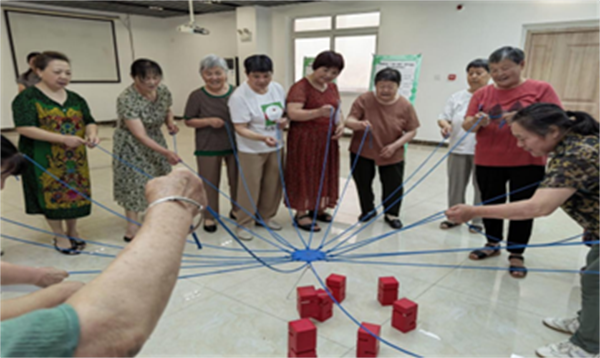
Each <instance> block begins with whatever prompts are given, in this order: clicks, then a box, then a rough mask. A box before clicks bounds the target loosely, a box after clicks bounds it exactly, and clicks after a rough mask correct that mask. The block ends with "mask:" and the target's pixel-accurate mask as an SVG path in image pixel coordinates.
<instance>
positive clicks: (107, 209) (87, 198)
mask: <svg viewBox="0 0 600 358" xmlns="http://www.w3.org/2000/svg"><path fill="white" fill-rule="evenodd" d="M97 147H98V148H100V146H97ZM100 149H102V148H100ZM111 155H113V154H112V153H111ZM23 157H24V158H25V159H27V160H28V161H30V162H31V163H33V165H35V166H36V167H38V168H39V169H41V170H42V171H43V172H44V173H46V174H48V175H49V176H50V177H52V178H53V179H54V180H56V181H58V182H59V183H61V184H62V185H63V186H65V187H67V188H69V189H71V190H73V191H74V192H76V193H77V194H79V195H81V197H83V198H84V199H86V200H89V201H90V202H92V203H94V204H96V205H98V206H99V207H101V208H102V209H104V210H106V211H108V212H110V213H112V214H114V215H116V216H118V217H120V218H122V219H125V220H127V221H128V222H130V223H133V224H136V225H138V226H142V224H140V223H139V222H137V221H135V220H131V219H129V218H128V217H126V216H124V215H122V214H120V213H118V212H116V211H114V210H112V209H111V208H109V207H107V206H105V205H103V204H100V203H99V202H97V201H96V200H93V199H92V198H90V197H89V196H87V195H85V194H84V193H82V192H80V191H79V190H77V189H75V188H74V187H72V186H71V185H69V184H67V183H66V182H64V181H63V180H62V179H60V178H59V177H57V176H56V175H54V174H52V173H50V172H49V171H48V170H47V169H46V168H44V167H43V166H42V165H41V164H39V163H38V162H36V161H35V160H33V159H32V158H30V157H29V156H28V155H27V154H23ZM117 158H118V157H117ZM192 237H193V238H194V241H195V242H196V245H198V249H201V248H202V245H201V244H200V240H198V236H197V235H196V233H195V232H193V233H192Z"/></svg>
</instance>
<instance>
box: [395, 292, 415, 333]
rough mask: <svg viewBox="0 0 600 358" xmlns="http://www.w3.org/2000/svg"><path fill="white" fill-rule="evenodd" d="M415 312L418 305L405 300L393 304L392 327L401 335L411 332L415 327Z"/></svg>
mask: <svg viewBox="0 0 600 358" xmlns="http://www.w3.org/2000/svg"><path fill="white" fill-rule="evenodd" d="M417 312H418V305H417V304H416V303H415V302H413V301H411V300H409V299H407V298H403V299H401V300H398V301H396V302H394V311H393V314H392V327H394V328H396V329H398V330H399V331H400V332H403V333H406V332H409V331H412V330H413V329H415V328H416V327H417Z"/></svg>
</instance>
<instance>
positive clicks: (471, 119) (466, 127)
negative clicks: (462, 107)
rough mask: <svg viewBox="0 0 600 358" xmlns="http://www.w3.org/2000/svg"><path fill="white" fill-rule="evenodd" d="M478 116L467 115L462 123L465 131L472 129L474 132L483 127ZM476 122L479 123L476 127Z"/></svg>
mask: <svg viewBox="0 0 600 358" xmlns="http://www.w3.org/2000/svg"><path fill="white" fill-rule="evenodd" d="M477 121H478V118H477V117H466V118H465V120H464V121H463V124H462V128H463V129H464V130H465V131H469V130H470V131H471V132H472V133H475V132H477V131H478V130H479V128H481V122H479V123H477ZM475 123H477V125H476V126H475V127H473V126H474V125H475ZM471 127H473V129H471Z"/></svg>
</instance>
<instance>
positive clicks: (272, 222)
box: [256, 220, 283, 231]
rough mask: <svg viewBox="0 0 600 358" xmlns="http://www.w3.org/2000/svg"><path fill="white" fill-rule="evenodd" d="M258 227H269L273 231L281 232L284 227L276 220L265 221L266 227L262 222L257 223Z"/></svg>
mask: <svg viewBox="0 0 600 358" xmlns="http://www.w3.org/2000/svg"><path fill="white" fill-rule="evenodd" d="M256 225H257V226H262V227H264V226H265V225H266V226H268V227H269V229H271V230H273V231H279V230H281V229H283V226H281V224H279V223H278V222H277V221H275V220H267V221H265V225H263V224H261V223H260V222H258V221H257V222H256Z"/></svg>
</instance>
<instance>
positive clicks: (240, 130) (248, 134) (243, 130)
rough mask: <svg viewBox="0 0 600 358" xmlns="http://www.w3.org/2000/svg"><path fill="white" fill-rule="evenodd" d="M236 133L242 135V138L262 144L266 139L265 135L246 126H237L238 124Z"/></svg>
mask: <svg viewBox="0 0 600 358" xmlns="http://www.w3.org/2000/svg"><path fill="white" fill-rule="evenodd" d="M235 131H236V132H237V134H239V135H241V136H242V137H244V138H248V139H252V140H255V141H259V142H262V141H264V140H265V139H266V137H265V136H264V135H262V134H258V133H256V132H253V131H251V130H250V129H248V127H246V126H245V125H237V124H236V126H235Z"/></svg>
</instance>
